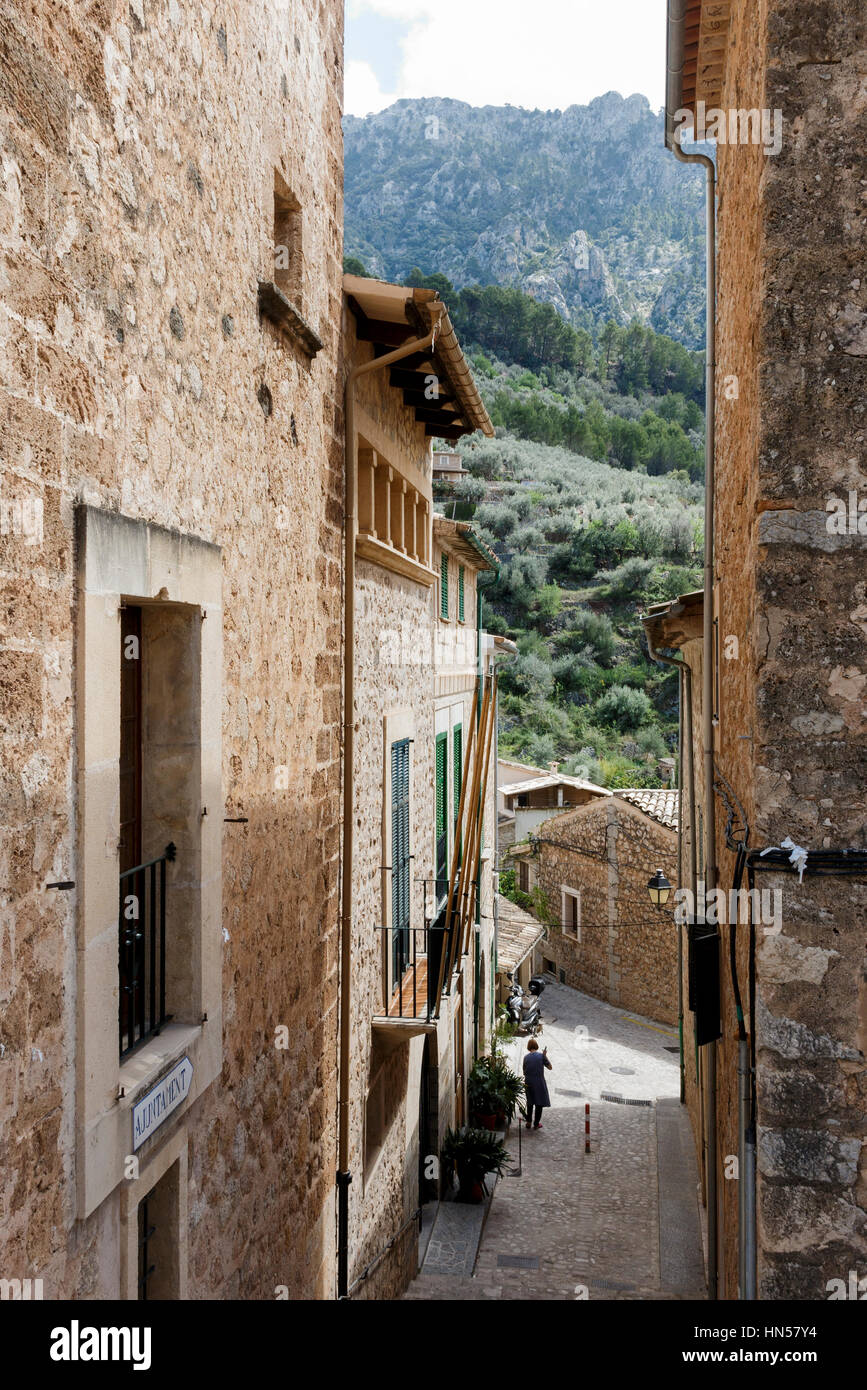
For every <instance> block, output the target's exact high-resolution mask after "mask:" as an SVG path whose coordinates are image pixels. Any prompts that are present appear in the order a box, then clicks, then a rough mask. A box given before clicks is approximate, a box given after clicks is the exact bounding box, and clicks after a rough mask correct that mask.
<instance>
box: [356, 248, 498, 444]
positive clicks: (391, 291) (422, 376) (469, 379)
mask: <svg viewBox="0 0 867 1390" xmlns="http://www.w3.org/2000/svg"><path fill="white" fill-rule="evenodd" d="M344 292H345V293H346V296H347V303H348V305H349V308H350V309H351V310H352V313H353V315H354V317H355V320H356V335H357V337H358V338H359V340H360V341H362V342H370V343H372V344H373V346H374V352H375V353H376V354H377V355H384V354H385V353H387V352H392V351H394V349H395V348H396V347H400V346H402V345H403V344H404V343H407V342H409V341H410V340H411V339H413V338H420V337H423V336H425V334H427V333H428V332H429V331H430V329H431V327H432V326H433V322H434V319H435V317H436V316H435V315H434V313H433V312H432V306H433V305H434V304H437V305H439V296H438V295H437V294H436V292H435V291H434V290H420V289H413V290H408V289H407V288H406V287H404V286H399V285H390V284H386V283H385V282H382V281H367V280H365V279H364V278H363V277H361V276H349V275H347V276H344ZM443 308H444V309H445V306H443ZM438 322H439V332H438V335H437V339H436V343H435V346H434V349H433V350H432V351H431V352H425V351H424V350H422V351H421V352H419V353H414V354H412V355H411V356H410V357H408V358H407V359H406V360H405V361H401V363H400V364H399V379H395V377H394V375H393V374H394V372H395V368H393V369H392V375H391V376H390V379H389V380H390V385H391V386H393V387H396V388H397V389H400V390H401V391H402V392H403V398H404V405H405V406H406V407H407V409H409V410H412V411H413V412H414V414H415V418H416V421H417V423H418V424H420V425H424V427H425V433H426V434H427V435H429V436H432V437H441V438H443V439H449V440H457V439H460V438H461V437H462V436H463V435H465V434H472V433H473V432H474V431H475V430H477V429H479V430H481V431H482V432H483V433H484V434H486V435H488V436H489V437H490V436H492V435H493V433H494V428H493V425H492V423H491V420H490V417H489V416H488V412H487V411H486V409H485V407H484V404H483V403H482V400H481V397H480V396H479V393H478V388H477V387H476V383H475V380H474V379H473V375H472V372H471V371H470V368H469V366H468V364H467V361H466V359H465V357H464V354H463V352H462V350H461V347H460V343H459V342H458V339H457V335H456V333H455V331H454V327H453V325H452V323H451V320H450V318H449V315H448V310H447V309H445V312H442V313H440V314H439V316H438ZM432 375H433V376H436V377H437V378H438V379H439V380H440V381H441V382H442V383H443V384H444V389H443V391H442V394H440V395H439V396H434V397H430V393H429V390H428V387H429V378H430V377H431V376H432Z"/></svg>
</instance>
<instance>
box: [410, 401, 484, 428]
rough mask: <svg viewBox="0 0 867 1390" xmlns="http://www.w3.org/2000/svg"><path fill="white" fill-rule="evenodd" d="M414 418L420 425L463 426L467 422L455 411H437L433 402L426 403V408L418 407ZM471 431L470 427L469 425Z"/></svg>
mask: <svg viewBox="0 0 867 1390" xmlns="http://www.w3.org/2000/svg"><path fill="white" fill-rule="evenodd" d="M415 418H416V419H417V420H418V422H419V424H422V425H436V424H440V425H447V426H453V425H465V424H467V423H468V422H467V421H466V420H465V419H464V417H463V415H461V414H460V412H459V411H457V410H437V408H436V405H435V404H434V402H433V401H428V403H427V406H418V407H417V409H416V412H415ZM470 429H472V425H470Z"/></svg>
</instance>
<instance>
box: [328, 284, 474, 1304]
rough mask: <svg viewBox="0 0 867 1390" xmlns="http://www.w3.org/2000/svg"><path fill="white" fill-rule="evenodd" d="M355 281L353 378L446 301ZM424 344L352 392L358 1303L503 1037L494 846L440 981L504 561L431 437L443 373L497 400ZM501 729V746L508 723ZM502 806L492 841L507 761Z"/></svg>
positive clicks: (402, 1230) (454, 349)
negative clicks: (498, 1032)
mask: <svg viewBox="0 0 867 1390" xmlns="http://www.w3.org/2000/svg"><path fill="white" fill-rule="evenodd" d="M345 291H346V309H345V315H344V336H345V355H346V369H347V372H350V371H353V370H354V369H355V368H357V367H358V366H360V365H363V364H367V363H370V362H373V361H374V360H375V356H376V354H377V352H378V353H380V354H382V353H384V352H386V351H389V350H391V351H394V350H395V348H396V345H399V344H400V342H401V340H403V341H404V342H407V343H410V342H412V341H416V340H418V338H419V337H420V336H421V335H422V334H424V332H425V331H426V330H429V329H430V328H431V326H432V325H433V324H435V323H436V322H437V320H438V316H439V315H440V314H441V313H442V311H443V309H444V306H441V305H440V304H439V302H438V300H437V297H436V295H435V294H433V292H431V291H427V290H416V291H415V292H413V291H409V290H406V289H403V288H401V287H400V286H397V285H386V284H383V283H382V282H379V281H372V280H364V279H359V278H358V277H354V276H347V277H346V278H345ZM417 356H418V357H420V358H421V360H416V355H415V354H413V356H412V358H411V359H410V361H409V365H408V366H407V367H404V366H403V364H402V363H397V364H395V365H394V366H393V367H392V368H391V369H389V368H388V367H386V368H384V369H382V370H376V371H372V372H370V373H369V374H367V375H364V376H360V377H359V378H358V381H357V384H356V388H355V389H356V393H357V394H356V399H355V402H354V406H353V415H354V426H355V430H356V433H357V441H356V448H357V478H358V530H357V537H356V561H355V563H356V571H355V620H354V621H355V642H354V650H355V724H356V732H355V752H354V776H353V783H354V808H353V816H354V821H355V846H354V852H353V882H354V885H355V887H354V892H353V904H352V907H353V921H352V946H351V961H350V962H349V965H348V968H349V969H350V971H351V981H352V985H351V1010H352V1012H351V1020H350V1025H351V1027H350V1034H351V1050H350V1058H351V1063H350V1081H351V1087H350V1099H349V1169H348V1171H349V1172H350V1173H351V1175H352V1181H351V1184H350V1185H349V1188H348V1199H347V1200H348V1275H347V1293H348V1296H349V1297H350V1298H356V1299H383V1298H392V1297H396V1296H398V1295H399V1294H400V1293H402V1292H403V1290H404V1289H405V1288H406V1286H407V1284H408V1283H409V1282H410V1280H411V1279H412V1278H413V1276H414V1275H415V1272H416V1263H417V1252H418V1217H419V1211H420V1208H421V1207H422V1206H423V1205H424V1204H425V1203H426V1202H428V1201H436V1200H437V1198H438V1196H439V1193H440V1185H439V1180H438V1157H439V1152H440V1148H441V1146H442V1140H443V1138H444V1136H445V1131H446V1129H447V1128H448V1127H449V1126H450V1125H454V1124H455V1123H462V1122H463V1120H464V1119H465V1087H466V1078H467V1071H468V1069H469V1066H470V1065H471V1064H472V1059H473V1057H474V1055H475V1053H476V1051H477V1050H478V1048H479V1047H480V1045H482V1044H483V1043H484V1040H485V1038H486V1029H485V1025H484V1019H486V1018H487V1010H488V1006H489V1001H490V999H491V991H490V986H489V984H488V983H487V975H486V972H487V971H488V970H489V969H490V962H491V959H492V950H491V938H492V921H493V911H492V906H491V903H492V899H493V877H492V869H493V862H492V859H493V845H492V840H491V843H490V844H488V845H487V848H486V852H483V854H482V856H481V872H480V886H481V892H480V895H479V911H478V914H477V915H478V920H479V929H478V931H476V932H474V933H473V935H472V939H471V941H470V943H469V946H470V949H469V950H468V951H467V952H466V953H463V951H461V950H458V951H456V953H455V959H454V969H453V970H452V969H449V970H447V971H445V970H444V975H443V983H444V984H445V986H446V991H445V992H444V993H441V992H437V990H436V983H437V971H438V965H439V956H438V954H437V943H438V942H440V941H441V939H442V934H441V931H440V927H441V924H442V921H443V920H444V917H445V909H446V906H447V899H448V892H449V880H450V876H451V871H452V867H453V850H454V844H455V836H456V834H457V833H458V826H457V821H458V810H459V803H460V789H461V784H462V780H465V779H467V778H469V777H471V776H472V769H473V767H474V763H472V762H470V761H469V759H468V753H469V743H470V733H471V729H472V726H473V724H474V721H476V719H477V717H478V714H479V691H480V676H481V677H482V680H483V681H484V679H485V678H487V677H489V675H490V672H491V669H492V667H493V651H494V643H493V642H492V640H491V639H489V638H488V637H487V636H486V634H485V633H484V632H482V631H481V630H480V628H479V615H480V608H479V605H478V603H477V595H478V589H477V582H478V576H479V574H480V573H483V572H485V571H489V570H492V569H495V568H496V560H495V557H494V556H493V555H492V554H491V553H490V552H488V551H486V549H485V547H484V546H482V544H481V543H480V542H479V541H477V540H476V539H475V537H474V533H473V530H472V527H471V526H469V525H468V524H466V523H459V522H452V521H447V520H446V519H445V518H444V517H440V516H436V515H434V513H433V501H432V457H431V438H432V435H433V434H434V433H435V432H437V431H438V430H440V429H443V430H445V429H447V428H449V421H448V419H446V418H443V419H437V420H433V419H431V418H430V417H431V416H432V414H433V413H434V410H433V408H430V409H429V408H428V398H426V396H425V389H424V386H425V381H426V380H427V379H428V378H430V377H431V376H432V375H436V376H437V377H438V379H439V380H440V383H441V387H442V394H443V397H446V396H448V397H449V398H450V399H451V398H452V397H453V396H454V397H455V398H456V399H457V400H458V402H459V404H460V405H461V406H462V408H463V409H464V410H465V411H467V410H473V411H478V415H476V416H474V418H473V421H472V424H476V423H477V424H478V425H479V427H481V428H483V429H486V430H487V431H488V432H490V430H491V426H490V423H489V421H488V419H487V415H486V414H485V413H484V408H483V407H482V406H481V402H480V400H479V398H478V395H477V393H476V390H475V386H474V383H473V382H472V378H471V376H470V374H469V372H468V369H466V364H465V363H464V360H463V355H462V354H461V353H460V349H459V346H458V344H457V340H456V339H455V338H454V335H453V333H452V332H451V330H450V326H449V325H448V322H447V319H445V318H444V319H442V320H441V332H440V338H439V339H438V342H437V346H436V347H435V348H433V349H428V350H427V355H425V354H422V353H419V354H417ZM413 372H416V373H418V374H419V375H418V380H419V387H418V389H417V390H416V388H415V383H414V381H413V379H412V373H413ZM453 418H454V417H453ZM471 427H472V426H471ZM452 428H453V429H460V426H456V425H452ZM489 734H490V735H491V736H492V737H493V745H492V748H491V752H490V758H491V760H495V758H496V742H495V738H496V735H495V730H494V728H493V723H491V725H490V728H489ZM467 799H468V798H467V797H466V796H465V800H467ZM486 804H487V807H488V811H487V815H486V817H485V823H486V826H487V833H488V838H489V839H490V838H491V836H492V833H493V831H492V827H494V825H495V796H494V778H493V775H491V776H490V779H489V792H488V795H487V797H486ZM464 833H466V832H464ZM477 966H478V968H477ZM343 968H347V964H346V962H344V966H343ZM480 1004H481V1014H480V1011H479V1010H480Z"/></svg>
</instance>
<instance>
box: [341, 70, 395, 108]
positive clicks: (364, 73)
mask: <svg viewBox="0 0 867 1390" xmlns="http://www.w3.org/2000/svg"><path fill="white" fill-rule="evenodd" d="M396 100H397V97H396V96H395V94H394V93H393V92H383V91H382V89H381V88H380V85H379V81H378V79H377V76H376V73H375V72H374V71H373V68H372V67H371V66H370V64H369V63H360V62H358V61H357V59H356V60H352V59H351V60H350V61H349V62H347V64H346V72H345V74H344V102H343V104H344V109H345V111H346V112H347V113H348V114H349V115H351V116H368V115H369V114H370V113H371V112H372V111H382V110H384V108H385V107H386V106H390V105H391V103H392V102H393V101H396Z"/></svg>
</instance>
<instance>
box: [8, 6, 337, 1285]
mask: <svg viewBox="0 0 867 1390" xmlns="http://www.w3.org/2000/svg"><path fill="white" fill-rule="evenodd" d="M341 25H342V6H341V5H339V4H338V3H337V0H326V3H313V0H299V3H297V4H293V5H291V6H287V5H285V4H282V3H277V0H263V3H260V4H257V5H255V6H251V5H249V4H247V3H245V2H244V0H226V3H224V4H222V5H221V6H220V7H216V6H215V5H214V4H213V3H211V0H204V3H202V4H197V5H195V6H194V5H189V4H188V5H181V4H179V3H176V0H165V3H163V2H162V0H132V3H131V4H127V3H126V0H124V3H120V0H116V2H115V0H106V3H103V4H101V5H98V6H97V5H89V6H82V5H80V4H73V3H68V2H67V0H50V3H49V0H29V3H23V0H22V2H21V3H17V2H16V0H10V2H9V3H7V4H6V5H5V6H4V8H3V14H2V17H0V58H2V60H0V124H2V148H3V161H2V180H0V235H2V253H3V260H2V270H0V276H2V278H0V379H2V392H0V469H2V473H0V489H2V491H0V497H2V504H3V523H4V524H3V525H2V527H0V530H2V532H3V534H2V537H0V544H2V583H3V588H4V598H5V602H4V603H3V605H2V618H0V622H2V631H0V644H2V651H0V656H2V687H3V691H2V693H3V700H4V719H3V726H4V730H5V732H4V737H3V749H2V757H0V769H2V771H0V780H2V787H0V799H2V802H3V805H4V824H3V828H2V831H0V857H2V869H0V879H2V882H3V883H4V885H8V888H7V889H5V890H4V891H5V892H6V893H7V894H8V896H7V897H5V898H4V901H3V905H2V908H0V914H2V915H0V979H2V984H0V990H2V1001H0V1002H2V1035H0V1040H2V1042H3V1056H2V1061H0V1096H2V1101H0V1134H2V1140H0V1173H2V1175H3V1176H2V1179H0V1230H2V1237H0V1240H2V1247H0V1267H2V1269H3V1271H4V1273H6V1274H9V1275H13V1274H16V1273H19V1272H20V1274H21V1275H22V1276H25V1275H30V1274H32V1275H35V1276H40V1277H43V1278H44V1280H45V1294H46V1297H50V1298H56V1297H63V1296H67V1297H69V1296H77V1297H103V1298H109V1297H116V1296H117V1293H118V1288H119V1284H118V1267H119V1248H118V1245H119V1238H118V1191H117V1190H116V1191H115V1192H114V1193H113V1194H112V1195H111V1197H109V1198H108V1199H107V1200H106V1201H105V1202H104V1203H103V1204H102V1206H101V1207H99V1208H98V1209H97V1210H96V1211H95V1212H94V1213H93V1215H92V1216H91V1217H89V1218H88V1219H87V1220H84V1221H78V1220H77V1219H76V1202H75V1178H76V1163H77V1156H76V1149H75V1138H74V1129H73V1124H74V1116H75V1110H76V1074H75V1062H76V1014H75V997H76V996H75V969H76V942H77V940H78V941H80V939H81V934H82V932H83V922H82V920H81V913H80V910H79V905H78V903H77V900H76V894H75V892H74V891H73V892H66V893H61V892H56V891H45V889H44V886H43V885H44V884H45V883H46V881H49V880H56V879H67V878H68V879H72V880H75V879H76V875H77V865H78V856H79V847H78V846H77V842H76V807H77V786H76V745H75V735H74V730H75V727H76V718H77V716H78V715H79V714H80V712H81V711H80V710H79V709H78V708H77V696H76V693H75V686H74V676H75V669H76V649H75V645H74V642H73V616H74V609H75V604H76V593H75V589H74V556H73V534H74V533H73V518H74V508H75V506H76V503H78V502H80V501H86V502H88V503H89V504H91V505H92V506H96V507H99V508H102V509H104V510H106V511H109V512H121V513H124V514H126V515H128V516H130V517H132V518H135V519H146V520H148V521H152V522H154V523H157V524H159V525H162V526H165V527H168V528H170V529H172V530H174V531H176V532H180V533H183V534H187V535H194V536H200V537H203V538H204V539H206V540H208V541H211V542H213V543H215V544H217V545H219V546H220V547H221V548H222V555H223V607H224V651H225V666H224V671H223V708H222V747H223V793H224V803H223V804H215V805H209V806H208V815H209V816H213V817H218V818H220V820H222V817H223V816H224V815H225V816H246V817H248V823H247V824H243V825H242V824H232V825H228V824H227V825H225V826H224V827H223V837H222V838H223V921H222V924H221V927H222V929H223V930H224V933H225V939H224V943H223V953H224V954H223V1019H224V1036H223V1073H222V1076H221V1078H220V1080H219V1081H218V1082H216V1083H214V1084H213V1085H212V1086H211V1088H210V1089H209V1090H208V1092H207V1093H206V1094H205V1095H204V1096H203V1097H202V1098H201V1099H200V1100H198V1101H196V1102H195V1103H194V1105H193V1108H192V1109H191V1110H189V1111H188V1113H187V1114H186V1116H185V1117H184V1118H183V1119H182V1120H181V1121H180V1122H179V1124H180V1125H181V1126H183V1127H185V1130H186V1133H187V1135H188V1147H189V1193H188V1206H189V1260H190V1268H189V1294H190V1296H191V1297H213V1298H271V1297H274V1290H275V1288H276V1287H277V1286H285V1287H286V1288H288V1290H289V1292H290V1295H291V1296H292V1297H311V1296H328V1295H330V1293H331V1292H332V1289H333V1250H334V1230H333V1199H332V1189H333V1171H334V1153H335V1110H336V1100H335V1062H336V1028H335V1017H336V930H337V908H336V899H335V893H336V884H337V865H338V837H339V728H340V685H339V682H340V667H339V662H340V528H341V521H342V507H341V497H342V440H341V437H340V435H341V430H342V420H341V407H340V401H339V395H338V392H339V375H338V369H339V344H340V293H341V259H340V257H341V235H342V234H341V224H342V206H341V196H342V195H341V163H342V146H341V132H340V100H341V85H342V33H341ZM275 170H276V171H279V173H280V175H281V177H282V179H283V181H284V183H285V184H286V185H288V187H289V188H290V189H291V190H292V191H293V193H294V194H295V196H296V198H297V200H298V202H299V204H300V206H301V209H302V212H301V221H302V246H303V265H302V267H301V268H300V277H299V279H300V283H299V298H300V299H301V304H300V306H299V307H300V309H301V311H302V313H303V314H304V316H305V318H306V319H307V320H308V321H309V322H311V323H312V324H313V326H314V327H315V328H316V329H317V330H318V331H319V333H320V335H321V337H322V339H323V341H324V348H323V350H322V351H321V352H320V353H319V355H318V356H317V357H316V358H315V360H314V361H313V362H312V363H308V362H307V361H306V360H305V359H304V358H303V356H301V355H299V353H298V352H297V351H296V350H295V349H294V348H293V347H292V346H291V345H289V344H287V343H286V342H285V341H284V340H282V339H281V338H279V337H278V335H277V334H276V333H275V331H274V330H273V329H272V328H271V327H270V326H269V325H268V323H265V322H260V319H259V315H258V312H257V281H258V280H259V279H272V278H273V264H274V247H273V213H274V203H273V194H274V184H275ZM266 412H267V413H266ZM37 509H38V510H39V511H41V515H42V530H41V536H40V537H38V538H37V539H35V540H34V538H33V537H34V527H33V526H32V525H29V524H25V523H26V522H27V518H28V517H29V518H30V519H31V520H32V519H33V518H34V517H35V516H36V515H37ZM145 597H150V598H153V597H155V596H154V595H145ZM94 695H95V692H93V691H91V692H90V693H88V692H86V691H85V692H84V699H85V700H87V699H88V698H91V697H93V696H94ZM7 712H8V718H7V717H5V716H6V713H7ZM282 767H289V768H291V784H290V785H289V786H288V787H287V786H286V784H285V780H282V779H281V774H280V769H281V768H282ZM109 829H110V825H109V826H107V827H106V830H109ZM216 929H217V930H219V929H221V928H220V927H219V926H218V927H217V928H216ZM279 1024H286V1025H287V1026H288V1028H289V1045H288V1047H287V1048H286V1049H283V1050H279V1051H278V1050H276V1049H275V1047H274V1037H275V1031H274V1030H275V1028H276V1027H277V1026H278V1025H279ZM108 1045H109V1046H112V1045H114V1040H113V1039H111V1040H110V1041H109V1044H108ZM170 1131H172V1132H174V1133H177V1132H178V1125H173V1124H172V1123H171V1122H167V1124H166V1132H167V1135H168V1133H169V1132H170ZM79 1157H80V1156H79Z"/></svg>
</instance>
